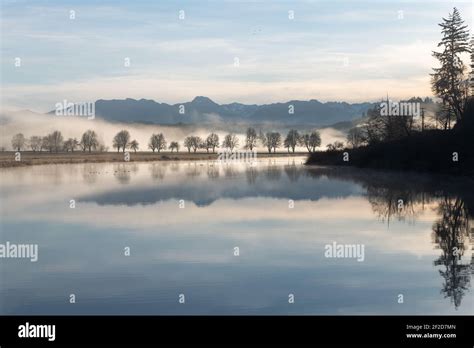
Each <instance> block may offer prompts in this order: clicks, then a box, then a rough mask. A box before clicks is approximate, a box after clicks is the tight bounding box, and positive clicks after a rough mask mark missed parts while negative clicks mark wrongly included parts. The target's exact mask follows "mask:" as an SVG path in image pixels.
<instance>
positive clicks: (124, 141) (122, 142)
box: [113, 130, 130, 152]
mask: <svg viewBox="0 0 474 348" xmlns="http://www.w3.org/2000/svg"><path fill="white" fill-rule="evenodd" d="M113 146H114V148H116V149H117V152H119V151H120V149H122V152H125V150H126V149H127V148H128V147H129V146H130V133H129V132H128V131H127V130H121V131H120V132H118V133H117V134H116V135H115V137H114V140H113Z"/></svg>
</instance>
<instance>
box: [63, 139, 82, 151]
mask: <svg viewBox="0 0 474 348" xmlns="http://www.w3.org/2000/svg"><path fill="white" fill-rule="evenodd" d="M78 145H79V142H78V141H77V139H76V138H69V139H68V140H66V141H65V142H64V150H66V152H68V151H69V150H71V152H74V150H75V149H76V148H77V146H78Z"/></svg>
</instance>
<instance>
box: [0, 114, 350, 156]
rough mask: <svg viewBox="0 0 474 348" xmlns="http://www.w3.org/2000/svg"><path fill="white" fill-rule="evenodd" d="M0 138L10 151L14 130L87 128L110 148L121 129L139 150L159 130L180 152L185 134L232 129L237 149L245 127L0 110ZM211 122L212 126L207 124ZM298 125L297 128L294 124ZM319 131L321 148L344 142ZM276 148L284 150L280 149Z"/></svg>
mask: <svg viewBox="0 0 474 348" xmlns="http://www.w3.org/2000/svg"><path fill="white" fill-rule="evenodd" d="M213 119H215V120H219V117H218V115H213ZM0 121H1V128H2V135H3V136H2V137H1V140H0V147H4V148H5V149H8V150H11V149H12V148H11V138H12V137H13V135H15V134H17V133H23V135H24V136H25V137H26V138H27V139H28V138H29V137H30V136H34V135H36V136H45V135H47V134H49V133H51V132H53V131H55V130H59V131H61V133H62V134H63V137H64V138H65V139H67V138H77V139H78V140H80V138H81V136H82V134H83V133H84V132H85V131H86V130H88V129H92V130H94V131H95V132H96V133H97V134H98V136H99V139H100V141H101V143H103V144H105V146H107V147H108V148H109V151H113V150H114V149H113V148H112V139H113V137H114V136H115V135H116V134H117V133H118V132H119V131H121V130H122V129H126V130H128V131H129V132H130V136H131V139H130V140H133V139H135V140H137V141H138V143H139V144H140V151H151V150H149V149H148V142H149V139H150V136H151V135H152V134H153V133H163V134H164V136H165V138H166V141H167V142H168V144H169V142H170V141H178V142H179V143H180V146H181V149H180V151H187V150H186V149H184V146H183V140H184V138H185V137H186V136H189V135H197V136H200V137H201V138H203V139H205V138H206V137H207V136H208V135H209V134H210V133H211V132H214V133H217V134H218V135H219V139H220V142H221V143H222V140H223V139H224V136H225V135H226V134H227V133H229V132H233V133H235V134H237V136H238V137H239V148H242V147H243V145H244V144H245V142H244V140H245V130H246V128H247V127H248V126H252V125H246V124H225V123H223V122H220V121H218V122H213V123H210V124H207V125H202V126H200V125H181V126H171V125H148V124H140V123H112V122H107V121H104V120H101V119H99V118H95V119H87V117H86V116H56V115H47V114H37V113H33V112H30V111H20V112H4V113H2V115H1V118H0ZM211 124H212V125H211ZM252 127H254V128H255V129H256V131H257V133H258V132H259V131H260V130H261V131H262V132H264V133H266V132H268V131H279V132H280V133H281V134H282V137H283V138H284V137H285V136H286V133H287V132H288V130H289V129H290V128H291V127H284V126H281V125H277V124H264V125H259V126H252ZM298 128H301V127H298ZM313 129H315V128H314V127H313V126H308V128H307V129H306V131H307V132H309V131H311V130H313ZM319 132H320V134H321V147H320V148H323V149H325V148H326V145H327V144H329V143H333V142H334V141H336V140H338V141H343V142H344V141H345V139H346V136H345V134H344V133H343V132H341V131H339V130H337V129H334V128H322V129H319ZM257 150H258V151H267V150H266V148H264V147H262V146H261V144H260V142H259V143H258V147H257ZM279 150H280V151H286V149H284V148H281V149H279ZM297 150H298V151H306V148H302V147H298V148H297Z"/></svg>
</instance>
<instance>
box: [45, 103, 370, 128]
mask: <svg viewBox="0 0 474 348" xmlns="http://www.w3.org/2000/svg"><path fill="white" fill-rule="evenodd" d="M372 105H373V103H356V104H349V103H345V102H327V103H321V102H319V101H317V100H309V101H299V100H293V101H289V102H286V103H275V104H265V105H255V104H252V105H248V104H241V103H231V104H222V105H220V104H217V103H215V102H214V101H212V100H211V99H209V98H207V97H202V96H198V97H196V98H194V99H193V100H192V101H190V102H186V103H182V104H174V105H171V104H166V103H159V102H156V101H154V100H147V99H140V100H135V99H129V98H127V99H121V100H116V99H114V100H103V99H100V100H97V101H96V103H95V112H96V117H98V118H101V119H104V120H107V121H110V122H125V123H147V124H168V125H169V124H179V123H181V124H215V123H219V122H223V123H246V124H263V123H277V124H281V125H290V124H306V125H314V126H324V125H330V124H334V123H337V122H342V121H352V120H354V119H356V118H359V117H361V116H362V115H363V113H365V112H366V111H367V109H368V108H369V107H371V106H372ZM290 106H292V107H290ZM292 108H293V109H294V113H293V114H291V113H289V110H290V109H292ZM180 111H184V114H182V113H180ZM50 113H54V111H51V112H50Z"/></svg>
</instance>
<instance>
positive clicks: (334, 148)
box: [326, 141, 344, 151]
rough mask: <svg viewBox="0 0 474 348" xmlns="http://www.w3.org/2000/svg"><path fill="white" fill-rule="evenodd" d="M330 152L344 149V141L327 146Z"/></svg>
mask: <svg viewBox="0 0 474 348" xmlns="http://www.w3.org/2000/svg"><path fill="white" fill-rule="evenodd" d="M326 147H327V149H328V151H338V150H342V149H343V148H344V143H343V142H342V141H335V142H334V143H332V144H327V146H326Z"/></svg>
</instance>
